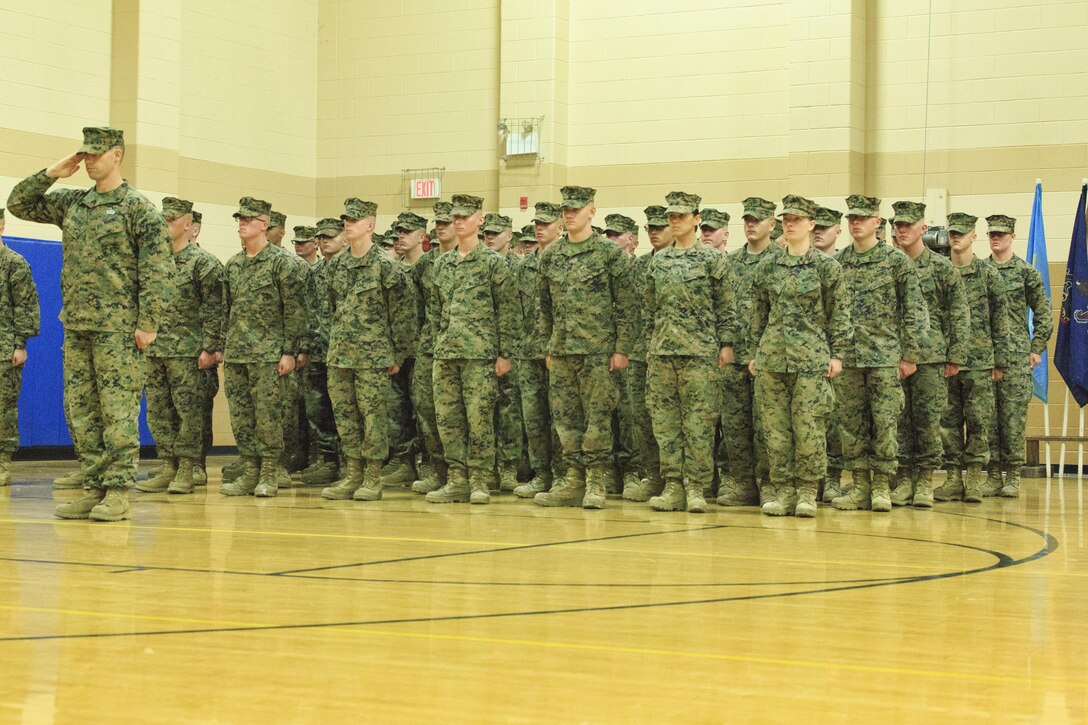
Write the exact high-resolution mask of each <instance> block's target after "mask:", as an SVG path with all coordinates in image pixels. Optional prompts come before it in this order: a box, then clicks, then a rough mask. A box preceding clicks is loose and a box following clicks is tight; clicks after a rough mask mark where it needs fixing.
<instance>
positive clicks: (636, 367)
mask: <svg viewBox="0 0 1088 725" xmlns="http://www.w3.org/2000/svg"><path fill="white" fill-rule="evenodd" d="M646 371H647V366H646V362H645V361H643V360H634V359H632V360H630V361H629V362H628V363H627V370H625V371H624V373H625V374H624V376H623V384H624V386H625V387H626V393H627V406H628V408H629V411H630V413H629V415H630V422H629V424H628V427H629V428H630V435H631V449H630V450H631V460H630V462H629V465H630V466H631V468H633V469H634V470H635V471H637V472H638V474H639V475H640V476H642V477H643V478H645V477H647V476H652V477H654V478H658V477H660V476H661V452H660V450H658V447H657V439H656V438H655V437H654V430H653V424H652V423H651V422H650V408H649V406H648V405H647V403H646Z"/></svg>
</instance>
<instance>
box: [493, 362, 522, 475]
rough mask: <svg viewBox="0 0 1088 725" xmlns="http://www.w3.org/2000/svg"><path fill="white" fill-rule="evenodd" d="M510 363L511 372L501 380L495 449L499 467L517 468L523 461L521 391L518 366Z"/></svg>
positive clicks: (496, 418)
mask: <svg viewBox="0 0 1088 725" xmlns="http://www.w3.org/2000/svg"><path fill="white" fill-rule="evenodd" d="M519 364H520V363H519V362H518V361H516V360H512V361H511V362H510V372H508V373H507V374H506V375H503V376H502V377H501V378H499V379H498V380H499V398H498V400H497V401H496V403H495V449H496V455H497V456H498V463H499V465H506V466H516V465H517V464H518V461H520V460H521V453H522V441H523V434H522V427H521V391H520V390H518V365H519Z"/></svg>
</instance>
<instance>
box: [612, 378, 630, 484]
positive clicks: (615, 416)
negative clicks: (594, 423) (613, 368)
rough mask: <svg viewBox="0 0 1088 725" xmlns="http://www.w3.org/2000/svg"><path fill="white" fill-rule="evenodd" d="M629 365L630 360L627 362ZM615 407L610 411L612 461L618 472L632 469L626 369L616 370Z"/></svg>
mask: <svg viewBox="0 0 1088 725" xmlns="http://www.w3.org/2000/svg"><path fill="white" fill-rule="evenodd" d="M628 366H630V362H628ZM616 383H617V384H616V392H617V393H618V394H619V397H618V400H617V402H616V409H615V410H614V411H612V462H613V464H614V466H615V468H616V470H617V471H619V472H626V471H634V470H635V468H634V466H633V465H632V463H631V461H632V459H633V458H634V457H635V451H634V448H635V440H634V435H633V432H632V430H631V396H630V395H628V393H627V370H619V371H617V372H616Z"/></svg>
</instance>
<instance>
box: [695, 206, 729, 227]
mask: <svg viewBox="0 0 1088 725" xmlns="http://www.w3.org/2000/svg"><path fill="white" fill-rule="evenodd" d="M728 223H729V212H727V211H720V210H718V209H703V210H702V211H701V212H699V227H700V228H702V227H710V228H711V229H721V228H722V227H724V226H725V225H726V224H728Z"/></svg>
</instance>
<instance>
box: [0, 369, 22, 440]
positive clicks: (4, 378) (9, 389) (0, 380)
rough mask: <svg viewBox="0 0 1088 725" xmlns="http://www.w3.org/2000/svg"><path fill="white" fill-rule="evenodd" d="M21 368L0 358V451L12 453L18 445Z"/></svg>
mask: <svg viewBox="0 0 1088 725" xmlns="http://www.w3.org/2000/svg"><path fill="white" fill-rule="evenodd" d="M22 385H23V369H22V368H21V367H18V368H16V367H12V366H11V361H10V360H0V453H7V454H9V455H10V454H12V453H14V452H15V449H16V448H18V447H19V390H20V389H21V388H22Z"/></svg>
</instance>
